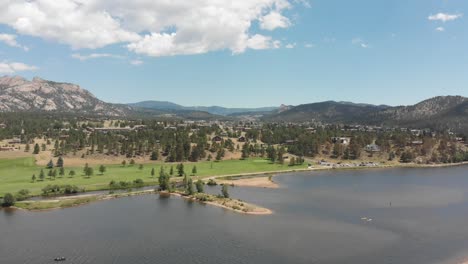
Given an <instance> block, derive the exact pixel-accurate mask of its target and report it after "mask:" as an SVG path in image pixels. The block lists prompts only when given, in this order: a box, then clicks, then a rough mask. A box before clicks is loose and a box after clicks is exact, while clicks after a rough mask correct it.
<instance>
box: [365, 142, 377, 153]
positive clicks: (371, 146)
mask: <svg viewBox="0 0 468 264" xmlns="http://www.w3.org/2000/svg"><path fill="white" fill-rule="evenodd" d="M366 151H367V152H380V147H379V146H378V145H376V144H369V145H367V146H366Z"/></svg>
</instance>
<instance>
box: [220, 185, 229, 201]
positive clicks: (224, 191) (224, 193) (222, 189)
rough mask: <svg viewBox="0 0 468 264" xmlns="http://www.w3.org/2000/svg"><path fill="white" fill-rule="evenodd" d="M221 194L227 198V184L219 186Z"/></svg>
mask: <svg viewBox="0 0 468 264" xmlns="http://www.w3.org/2000/svg"><path fill="white" fill-rule="evenodd" d="M221 194H222V195H223V197H224V198H229V192H228V186H227V184H223V187H222V188H221Z"/></svg>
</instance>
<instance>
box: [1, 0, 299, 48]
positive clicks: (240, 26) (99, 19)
mask: <svg viewBox="0 0 468 264" xmlns="http://www.w3.org/2000/svg"><path fill="white" fill-rule="evenodd" d="M301 3H303V2H302V1H297V0H237V1H231V0H216V1H214V0H190V1H187V0H171V1H167V0H138V1H128V0H60V1H53V0H0V6H1V7H2V8H1V9H0V24H7V25H9V26H10V27H12V28H13V29H15V30H16V31H17V32H18V33H19V34H24V35H31V36H37V37H41V38H44V39H48V40H52V41H56V42H59V43H64V44H67V45H70V46H71V47H72V48H74V49H81V48H90V49H96V48H101V47H104V46H107V45H111V44H122V43H123V44H125V46H126V47H127V48H128V49H129V50H131V51H134V52H136V53H139V54H146V55H150V56H171V55H181V54H200V53H206V52H210V51H216V50H230V51H232V52H233V53H241V52H244V51H245V50H246V49H249V48H250V49H262V48H275V47H277V46H278V45H279V42H278V41H276V40H273V39H272V38H271V37H269V36H263V35H256V34H254V33H252V32H251V28H252V25H253V24H255V23H256V22H258V23H260V27H262V28H263V29H266V30H274V29H276V28H285V27H289V26H290V25H291V22H290V20H289V19H288V18H287V17H285V16H284V10H286V9H289V8H292V6H293V4H301ZM259 36H263V38H262V39H261V37H259ZM261 40H263V42H264V43H263V44H262V43H259V42H262V41H261Z"/></svg>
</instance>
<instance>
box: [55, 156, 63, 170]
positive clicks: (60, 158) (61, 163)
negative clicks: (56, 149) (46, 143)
mask: <svg viewBox="0 0 468 264" xmlns="http://www.w3.org/2000/svg"><path fill="white" fill-rule="evenodd" d="M56 166H57V167H59V168H62V167H63V158H62V156H60V157H59V158H58V159H57V165H56Z"/></svg>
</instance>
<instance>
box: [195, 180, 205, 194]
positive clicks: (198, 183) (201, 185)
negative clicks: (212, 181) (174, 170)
mask: <svg viewBox="0 0 468 264" xmlns="http://www.w3.org/2000/svg"><path fill="white" fill-rule="evenodd" d="M203 185H205V184H204V183H203V181H202V180H198V181H197V182H196V183H195V186H196V187H197V192H199V193H203V187H204V186H203Z"/></svg>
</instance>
